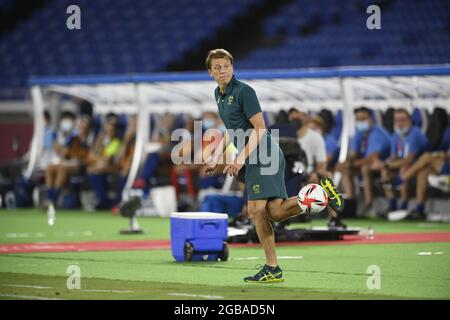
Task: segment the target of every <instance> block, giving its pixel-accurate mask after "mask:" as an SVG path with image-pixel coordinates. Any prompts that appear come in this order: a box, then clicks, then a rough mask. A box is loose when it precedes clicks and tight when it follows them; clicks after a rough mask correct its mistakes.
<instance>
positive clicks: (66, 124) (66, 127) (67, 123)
mask: <svg viewBox="0 0 450 320" xmlns="http://www.w3.org/2000/svg"><path fill="white" fill-rule="evenodd" d="M60 128H61V130H62V131H63V132H69V131H70V130H72V128H73V121H72V120H69V119H64V120H62V121H61V124H60Z"/></svg>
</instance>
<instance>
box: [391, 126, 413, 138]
mask: <svg viewBox="0 0 450 320" xmlns="http://www.w3.org/2000/svg"><path fill="white" fill-rule="evenodd" d="M394 131H395V133H396V134H398V135H399V136H402V137H405V136H406V135H407V134H408V132H409V128H398V127H395V128H394Z"/></svg>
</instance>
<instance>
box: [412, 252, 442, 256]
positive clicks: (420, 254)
mask: <svg viewBox="0 0 450 320" xmlns="http://www.w3.org/2000/svg"><path fill="white" fill-rule="evenodd" d="M433 254H434V255H442V254H444V252H442V251H436V252H418V253H417V255H419V256H431V255H433Z"/></svg>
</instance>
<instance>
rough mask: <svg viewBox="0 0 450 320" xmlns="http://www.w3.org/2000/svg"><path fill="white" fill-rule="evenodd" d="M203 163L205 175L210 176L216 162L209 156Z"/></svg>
mask: <svg viewBox="0 0 450 320" xmlns="http://www.w3.org/2000/svg"><path fill="white" fill-rule="evenodd" d="M205 163H206V169H205V173H206V174H207V175H210V174H212V173H213V172H214V171H215V170H216V168H217V161H216V160H215V159H214V157H213V156H210V157H208V159H206V161H205Z"/></svg>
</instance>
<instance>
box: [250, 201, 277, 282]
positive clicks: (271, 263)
mask: <svg viewBox="0 0 450 320" xmlns="http://www.w3.org/2000/svg"><path fill="white" fill-rule="evenodd" d="M266 204H267V200H249V201H248V212H249V214H250V216H251V218H252V220H253V222H254V224H255V228H256V233H257V234H258V238H259V242H260V243H261V246H262V247H263V249H264V254H265V256H266V264H265V265H264V266H263V267H262V268H261V270H260V271H259V272H258V273H257V274H255V275H254V276H249V277H245V278H244V281H245V282H254V283H264V282H265V283H269V282H283V272H282V270H281V268H280V267H279V266H278V262H277V254H276V251H275V234H274V231H273V228H272V225H271V223H270V220H269V216H268V215H267V212H266Z"/></svg>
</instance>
